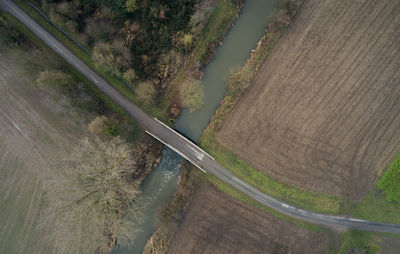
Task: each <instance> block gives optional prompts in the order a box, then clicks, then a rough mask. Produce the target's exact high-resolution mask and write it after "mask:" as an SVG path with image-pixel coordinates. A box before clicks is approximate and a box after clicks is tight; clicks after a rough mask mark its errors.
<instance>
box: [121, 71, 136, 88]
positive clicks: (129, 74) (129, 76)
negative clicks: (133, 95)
mask: <svg viewBox="0 0 400 254" xmlns="http://www.w3.org/2000/svg"><path fill="white" fill-rule="evenodd" d="M123 77H124V79H125V80H126V81H128V82H129V83H130V84H131V85H133V84H134V83H135V81H136V79H137V76H136V72H135V70H134V69H132V68H129V69H128V70H126V71H125V72H124V74H123Z"/></svg>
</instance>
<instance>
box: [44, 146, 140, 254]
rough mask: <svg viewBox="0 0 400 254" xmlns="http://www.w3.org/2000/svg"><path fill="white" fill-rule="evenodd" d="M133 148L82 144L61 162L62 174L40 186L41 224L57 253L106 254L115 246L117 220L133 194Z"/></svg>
mask: <svg viewBox="0 0 400 254" xmlns="http://www.w3.org/2000/svg"><path fill="white" fill-rule="evenodd" d="M132 153H133V151H132V148H131V147H130V146H129V145H128V144H126V143H124V142H122V141H121V140H120V139H119V138H114V139H112V140H110V141H101V140H100V139H96V140H95V141H93V142H89V141H88V140H85V141H84V142H83V143H82V144H81V145H79V146H78V147H77V148H76V149H75V150H74V151H73V152H72V153H71V154H68V156H66V159H65V161H64V162H63V163H62V167H63V171H62V172H64V173H63V174H57V175H55V176H54V179H51V180H49V181H47V182H45V183H44V186H45V190H46V198H47V204H48V207H47V208H46V209H45V213H44V214H43V219H44V220H45V221H46V222H51V223H53V224H52V225H55V226H54V232H52V234H49V237H50V239H48V240H49V241H50V242H52V243H54V245H55V248H56V250H57V252H58V253H106V252H108V251H109V250H110V248H112V247H113V246H114V245H115V239H116V237H117V235H118V234H119V232H120V231H119V228H120V226H121V223H122V215H123V214H124V211H125V210H126V209H127V207H128V205H129V204H130V203H131V202H132V200H133V199H134V197H135V196H136V194H137V193H138V188H139V183H138V181H136V180H133V178H132V177H131V173H132V172H131V171H132V168H134V167H135V162H134V160H133V159H132V158H133V156H132Z"/></svg>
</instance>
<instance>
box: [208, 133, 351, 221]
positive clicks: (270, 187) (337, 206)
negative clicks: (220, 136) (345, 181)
mask: <svg viewBox="0 0 400 254" xmlns="http://www.w3.org/2000/svg"><path fill="white" fill-rule="evenodd" d="M205 134H207V135H204V136H203V137H202V139H201V145H202V147H203V148H204V149H205V150H206V151H207V152H209V153H210V154H211V155H212V156H214V157H215V158H216V160H217V161H218V162H219V163H220V164H221V165H223V166H224V167H226V168H227V169H229V170H231V171H232V172H233V173H234V174H235V175H236V176H237V177H239V178H240V179H243V180H245V181H246V182H247V183H249V184H251V185H253V186H254V187H256V188H258V189H259V190H261V191H263V192H265V193H267V194H268V195H271V196H273V197H275V198H277V199H279V200H282V201H285V202H288V203H291V204H293V205H296V206H299V207H303V208H306V209H309V210H314V211H317V212H322V213H331V214H337V213H340V212H341V205H342V202H343V201H342V199H341V198H339V197H335V196H330V195H325V194H321V193H316V192H311V191H305V190H300V189H298V188H295V187H292V186H290V185H287V184H284V183H281V182H278V181H276V180H274V179H273V178H271V177H269V176H268V175H266V174H264V173H263V172H261V171H258V170H257V169H255V168H254V167H252V166H251V165H250V164H249V163H247V162H246V161H244V160H242V159H240V158H239V157H237V156H235V155H234V154H232V153H231V152H229V151H227V150H226V149H224V148H223V147H222V146H221V145H219V144H218V143H217V142H216V141H213V140H214V139H212V138H211V137H212V136H210V133H205Z"/></svg>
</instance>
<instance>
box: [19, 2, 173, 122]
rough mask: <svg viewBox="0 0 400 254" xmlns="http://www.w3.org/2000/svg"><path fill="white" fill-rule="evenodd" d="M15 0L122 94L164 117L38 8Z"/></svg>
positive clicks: (161, 110) (146, 109)
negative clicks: (100, 65)
mask: <svg viewBox="0 0 400 254" xmlns="http://www.w3.org/2000/svg"><path fill="white" fill-rule="evenodd" d="M14 2H15V3H16V4H17V5H18V6H19V7H20V8H21V9H23V10H24V11H25V12H26V13H27V14H29V16H30V17H31V18H33V19H34V20H35V21H36V22H37V23H39V24H40V25H41V26H42V27H43V28H45V29H46V30H47V31H48V32H49V33H50V34H51V35H53V36H54V37H55V38H56V39H57V40H58V41H60V42H61V43H62V44H63V45H64V46H65V47H67V48H68V49H69V50H70V51H71V52H73V53H74V54H75V55H76V56H77V57H79V58H80V59H81V60H82V61H83V62H85V63H86V64H87V65H88V66H89V67H91V68H92V69H93V70H95V71H96V72H97V73H98V74H99V75H101V76H102V77H103V78H104V79H105V80H106V81H107V82H108V83H110V84H111V85H112V86H113V87H114V88H115V89H117V90H118V91H119V92H120V93H121V94H123V95H124V96H125V97H127V98H128V99H129V100H131V101H132V102H134V103H135V104H137V105H139V106H140V107H141V108H142V109H143V110H144V111H146V112H147V113H149V114H150V115H152V116H156V117H159V118H163V117H164V112H165V110H166V109H165V108H164V109H160V108H159V107H156V106H154V105H146V104H143V103H141V102H140V101H139V100H138V99H137V97H136V96H135V94H134V92H133V91H132V90H131V89H130V88H128V87H127V86H126V84H124V83H123V82H122V81H121V80H119V79H118V78H117V77H116V76H114V75H113V74H111V73H110V72H109V71H108V70H106V69H105V68H103V67H97V65H96V64H95V62H94V61H93V59H92V58H91V57H90V56H89V55H88V54H87V53H86V52H85V51H83V50H82V49H81V48H80V47H79V46H77V45H76V44H75V43H74V42H73V41H72V40H71V39H70V38H68V37H67V36H66V35H65V34H63V33H62V32H61V31H59V30H58V29H57V28H56V27H55V26H54V25H53V24H51V23H50V22H48V21H47V20H46V19H45V18H43V17H42V16H41V15H40V14H39V13H38V12H37V11H36V10H34V9H33V8H32V7H31V6H29V5H28V4H27V3H26V2H25V1H24V0H14Z"/></svg>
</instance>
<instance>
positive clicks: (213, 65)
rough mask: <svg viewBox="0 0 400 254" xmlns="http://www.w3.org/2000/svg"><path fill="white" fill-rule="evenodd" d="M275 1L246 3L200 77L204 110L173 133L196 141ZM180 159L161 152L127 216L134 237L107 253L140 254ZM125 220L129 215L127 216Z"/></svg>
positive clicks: (186, 115) (187, 115) (185, 115)
mask: <svg viewBox="0 0 400 254" xmlns="http://www.w3.org/2000/svg"><path fill="white" fill-rule="evenodd" d="M277 4H278V0H247V1H245V4H244V6H243V9H242V12H241V14H240V16H239V18H238V20H237V21H236V23H235V25H234V26H233V27H232V28H231V30H230V31H229V33H228V35H227V36H226V38H225V39H224V42H223V44H222V45H221V46H220V47H219V48H218V49H217V50H216V52H215V56H214V58H213V60H212V61H211V62H210V64H209V65H208V66H207V69H206V71H205V73H204V77H203V80H202V82H203V85H204V94H205V98H204V106H203V107H202V108H201V109H199V110H197V111H195V112H190V111H189V110H183V111H182V113H181V115H180V117H179V118H178V120H177V122H176V125H175V127H176V129H177V130H179V131H180V132H182V133H183V134H185V135H186V136H188V137H190V138H191V139H192V140H195V141H198V140H199V139H200V136H201V134H202V132H203V130H204V128H205V127H206V126H207V124H208V123H209V121H210V118H211V117H212V115H213V114H214V112H215V110H216V109H217V107H218V104H219V103H220V101H221V100H222V99H223V97H224V95H225V93H226V90H227V84H226V83H225V80H224V79H225V77H226V76H227V75H228V74H229V72H230V70H231V69H233V68H235V67H237V66H240V65H242V64H244V63H245V61H246V60H247V59H248V58H249V56H250V51H251V50H252V49H253V48H255V46H256V44H257V42H258V41H259V40H260V38H261V37H262V35H263V33H264V30H265V28H266V26H267V22H268V18H269V17H270V16H271V14H272V13H273V11H274V9H275V8H276V7H277ZM182 162H183V159H182V158H181V157H180V156H179V155H177V154H176V153H175V152H173V151H171V150H170V149H168V148H165V149H164V151H163V159H162V161H161V163H160V164H159V165H158V167H157V168H155V169H154V170H153V171H152V173H151V174H150V175H149V176H148V177H147V178H146V179H145V181H144V182H143V185H142V193H141V194H140V195H139V197H138V199H137V200H136V201H135V202H134V203H133V204H132V206H133V207H132V209H131V211H130V212H131V213H135V216H132V217H133V218H135V221H133V223H132V227H135V232H136V233H135V235H133V236H132V240H131V242H130V244H129V246H125V247H124V246H118V247H117V248H116V249H114V250H113V251H112V252H111V253H112V254H122V253H142V251H143V248H144V246H145V245H146V242H147V240H148V239H149V238H150V236H151V235H152V234H153V232H154V230H155V229H156V228H157V226H158V225H159V218H160V214H161V212H162V210H163V208H164V207H165V206H166V205H167V203H168V202H169V201H170V200H171V198H172V197H173V195H174V193H175V191H176V188H177V179H178V173H179V168H180V165H181V163H182ZM128 217H129V215H128Z"/></svg>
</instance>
